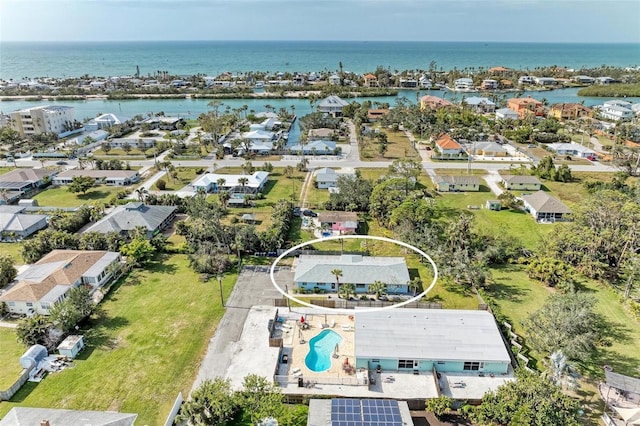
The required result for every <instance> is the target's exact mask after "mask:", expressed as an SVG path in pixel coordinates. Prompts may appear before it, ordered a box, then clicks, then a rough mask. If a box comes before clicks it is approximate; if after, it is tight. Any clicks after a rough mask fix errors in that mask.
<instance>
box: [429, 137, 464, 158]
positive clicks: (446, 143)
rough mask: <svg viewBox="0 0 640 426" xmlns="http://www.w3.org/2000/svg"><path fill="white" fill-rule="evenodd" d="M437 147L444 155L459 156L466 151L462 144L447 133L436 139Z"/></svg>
mask: <svg viewBox="0 0 640 426" xmlns="http://www.w3.org/2000/svg"><path fill="white" fill-rule="evenodd" d="M435 147H436V150H437V151H438V152H439V153H440V155H441V156H443V157H459V156H460V155H461V154H462V153H463V152H464V149H463V148H462V145H460V144H459V143H458V142H457V141H456V140H455V139H453V138H452V137H451V136H449V134H447V133H445V134H443V135H441V136H440V137H439V138H438V139H436V142H435Z"/></svg>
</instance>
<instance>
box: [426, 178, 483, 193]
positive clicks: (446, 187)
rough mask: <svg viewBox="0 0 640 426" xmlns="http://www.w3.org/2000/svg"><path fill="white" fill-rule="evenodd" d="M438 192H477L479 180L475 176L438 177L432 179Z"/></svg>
mask: <svg viewBox="0 0 640 426" xmlns="http://www.w3.org/2000/svg"><path fill="white" fill-rule="evenodd" d="M433 183H434V184H435V186H436V189H437V190H438V192H478V191H480V179H479V178H478V177H477V176H440V175H436V176H435V177H434V178H433Z"/></svg>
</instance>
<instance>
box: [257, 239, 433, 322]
mask: <svg viewBox="0 0 640 426" xmlns="http://www.w3.org/2000/svg"><path fill="white" fill-rule="evenodd" d="M343 239H344V240H356V239H365V240H378V241H384V242H387V243H393V244H397V245H400V246H402V247H405V248H408V249H411V250H413V251H414V252H416V253H418V254H419V255H421V256H422V257H424V258H425V259H427V260H428V261H429V263H431V266H432V267H433V281H431V285H429V287H428V288H427V289H425V290H424V291H423V292H422V293H420V294H418V295H416V296H414V297H412V298H411V299H409V300H405V301H404V302H400V303H394V304H393V305H389V306H383V307H381V308H358V309H346V308H327V307H325V306H318V305H313V304H311V303H307V302H304V301H302V300H300V299H298V298H297V297H295V296H292V295H289V294H287V293H286V292H285V291H283V290H282V289H281V288H280V286H279V285H278V283H276V278H275V276H274V272H275V268H276V265H278V263H279V262H280V261H281V260H282V259H283V258H284V257H286V256H287V255H288V254H289V253H291V252H293V251H295V250H298V249H299V248H302V247H306V246H308V245H311V244H314V243H321V242H325V241H335V240H343ZM269 276H270V277H271V284H273V286H274V287H275V288H276V290H278V292H279V293H280V294H282V295H283V296H284V297H286V298H287V299H289V300H292V301H294V302H296V303H299V304H301V305H303V306H306V307H308V308H313V309H317V310H320V311H330V312H334V313H350V314H352V315H354V314H355V313H356V312H362V313H366V312H379V311H388V310H391V309H395V308H399V307H401V306H404V305H408V304H409V303H412V302H417V301H419V300H420V299H422V298H423V297H424V296H426V295H427V293H429V292H430V291H431V289H433V287H435V285H436V281H438V267H437V266H436V263H435V262H434V261H433V259H431V256H429V255H428V254H427V253H425V252H423V251H422V250H420V249H419V248H417V247H414V246H412V245H411V244H407V243H405V242H403V241H398V240H394V239H392V238H387V237H379V236H376V235H334V236H331V237H324V238H316V239H315V240H310V241H305V242H303V243H301V244H298V245H296V246H293V247H291V248H290V249H287V250H286V251H285V252H284V253H282V254H281V255H280V256H278V257H277V258H276V260H274V261H273V263H272V264H271V268H270V269H269Z"/></svg>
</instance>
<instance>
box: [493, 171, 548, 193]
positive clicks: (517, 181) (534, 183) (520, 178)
mask: <svg viewBox="0 0 640 426" xmlns="http://www.w3.org/2000/svg"><path fill="white" fill-rule="evenodd" d="M502 186H504V187H505V189H507V190H509V191H540V188H541V187H542V182H540V180H538V178H537V177H535V176H528V175H506V176H502Z"/></svg>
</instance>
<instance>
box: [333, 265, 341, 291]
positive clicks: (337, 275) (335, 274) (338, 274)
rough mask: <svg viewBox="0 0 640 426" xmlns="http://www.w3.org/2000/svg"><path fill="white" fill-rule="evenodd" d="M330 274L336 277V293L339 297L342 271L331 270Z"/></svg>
mask: <svg viewBox="0 0 640 426" xmlns="http://www.w3.org/2000/svg"><path fill="white" fill-rule="evenodd" d="M331 274H332V275H333V276H334V277H336V293H338V295H340V277H341V276H342V269H338V268H336V269H332V270H331Z"/></svg>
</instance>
